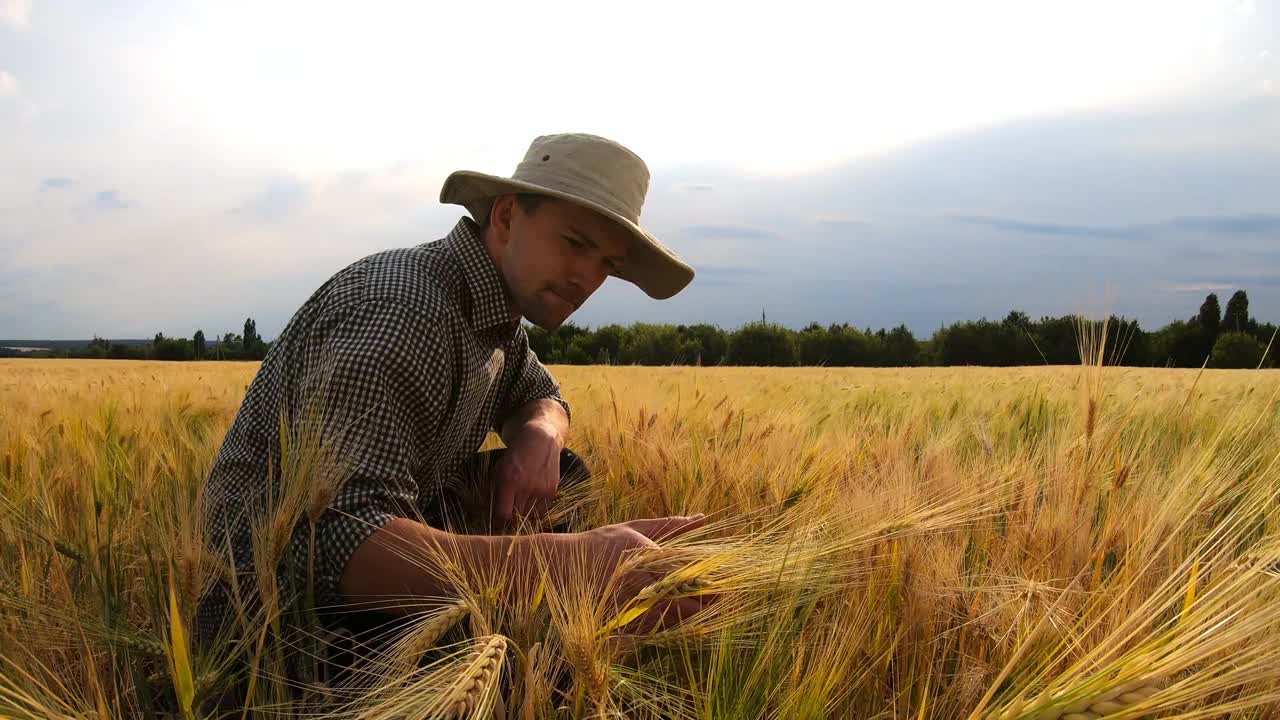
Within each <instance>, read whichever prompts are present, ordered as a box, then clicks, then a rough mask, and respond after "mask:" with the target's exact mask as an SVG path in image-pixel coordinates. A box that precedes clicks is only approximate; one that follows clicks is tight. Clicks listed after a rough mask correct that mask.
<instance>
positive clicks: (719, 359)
mask: <svg viewBox="0 0 1280 720" xmlns="http://www.w3.org/2000/svg"><path fill="white" fill-rule="evenodd" d="M681 327H684V326H681ZM680 332H681V334H682V335H683V336H684V338H685V340H686V342H688V343H690V344H693V343H696V344H697V348H698V349H697V352H696V353H695V355H694V358H693V360H691V361H690V362H696V363H698V364H700V365H719V364H721V363H723V362H724V358H725V353H727V352H728V350H729V336H728V335H726V334H725V332H724V330H721V329H720V327H719V326H717V325H709V324H707V323H699V324H697V325H690V326H688V327H684V329H683V330H681V331H680Z"/></svg>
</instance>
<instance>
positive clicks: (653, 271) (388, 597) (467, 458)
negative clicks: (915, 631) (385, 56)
mask: <svg viewBox="0 0 1280 720" xmlns="http://www.w3.org/2000/svg"><path fill="white" fill-rule="evenodd" d="M648 180H649V173H648V169H647V168H646V167H645V164H644V162H643V161H642V160H641V159H640V158H639V157H637V156H636V155H635V154H634V153H632V152H630V151H629V150H627V149H626V148H624V147H622V146H621V145H619V144H617V143H615V142H613V141H610V140H607V139H604V138H600V137H595V136H591V135H580V134H567V135H551V136H544V137H539V138H537V139H536V140H534V141H533V143H532V144H531V146H530V147H529V150H528V152H527V154H526V155H525V158H524V161H523V162H521V163H520V164H519V166H518V167H517V168H516V171H515V173H514V174H513V175H512V177H510V178H503V177H496V176H490V175H484V174H480V173H475V172H468V171H459V172H455V173H453V174H452V175H450V176H449V177H448V178H447V179H446V181H445V183H444V185H443V187H442V189H441V193H440V200H441V201H442V202H445V203H454V204H459V205H463V206H465V207H466V209H467V210H468V211H469V212H470V214H471V216H472V217H471V218H468V217H463V218H462V219H461V220H460V221H459V222H458V224H457V225H456V226H455V227H454V228H453V231H452V232H450V233H449V235H448V236H447V237H445V238H443V239H441V240H439V241H436V242H431V243H426V244H423V245H420V246H417V247H414V248H407V249H400V250H391V251H387V252H382V253H377V254H375V255H371V256H369V257H366V258H364V259H362V260H360V261H358V262H356V263H354V264H352V265H351V266H349V267H347V268H345V269H344V270H342V271H340V272H339V273H337V274H336V275H334V276H333V277H332V278H330V279H329V280H328V281H327V282H325V283H324V284H323V285H322V286H321V287H320V288H319V289H318V290H317V291H316V292H315V294H313V295H312V296H311V298H310V299H308V300H307V302H306V303H305V304H304V305H303V306H302V307H301V308H300V309H299V310H298V312H297V313H296V314H295V315H294V316H293V318H292V319H291V320H290V321H289V324H288V325H287V326H286V327H285V329H284V331H283V332H282V334H281V335H280V337H279V338H278V339H277V340H276V342H275V344H274V345H273V347H272V349H271V351H270V353H268V355H267V357H266V358H265V360H264V361H263V363H262V366H261V368H260V369H259V370H258V373H257V375H256V376H255V378H254V380H253V383H252V384H251V386H250V387H249V389H248V392H247V394H246V396H245V399H244V403H243V405H242V406H241V408H240V411H239V413H238V414H237V416H236V419H235V422H234V424H233V425H232V427H231V429H230V430H229V431H228V433H227V436H226V438H225V440H224V442H223V446H222V448H221V451H220V452H219V454H218V456H217V459H216V461H215V463H214V466H213V468H212V470H211V471H210V476H209V480H208V486H207V493H206V498H207V507H208V512H207V519H206V537H207V540H208V545H209V547H210V548H211V549H212V550H213V551H214V552H219V553H223V554H226V553H227V552H229V554H230V555H231V557H232V559H233V560H234V564H235V567H236V572H235V573H234V577H231V578H228V579H224V580H222V581H220V582H218V583H216V584H215V586H214V588H213V589H212V590H211V591H210V593H209V594H208V595H207V597H206V598H205V599H204V600H203V601H202V602H201V606H200V609H199V629H200V633H201V636H202V638H204V639H205V640H206V641H208V640H211V639H212V638H214V637H215V635H217V634H218V633H219V632H225V631H226V630H227V628H228V627H231V628H233V630H232V631H231V632H232V634H235V632H236V630H235V622H234V621H235V620H237V619H241V618H245V617H249V616H251V615H250V613H251V611H253V610H254V609H255V608H258V607H260V606H261V605H263V604H264V602H265V603H266V604H270V605H273V606H275V607H278V608H279V609H280V612H281V614H282V615H290V614H291V613H292V612H293V611H294V610H295V609H296V608H297V607H298V606H299V605H300V604H303V603H305V604H308V605H309V606H310V607H314V608H330V607H338V608H343V609H354V608H358V607H361V606H368V605H369V604H370V603H372V606H373V607H375V608H376V611H377V612H379V613H382V614H384V616H390V615H394V614H397V613H401V614H402V613H407V612H410V611H413V610H416V609H420V608H421V605H422V603H420V602H414V599H415V598H419V599H420V598H441V597H449V596H451V595H454V594H456V588H455V587H452V586H451V585H450V583H449V582H448V581H446V580H444V579H442V578H443V577H444V576H445V575H446V573H439V572H431V571H430V569H431V566H432V563H433V562H436V561H437V560H438V556H433V555H432V554H431V552H430V551H429V550H428V549H429V548H436V549H437V552H439V549H444V551H445V552H447V553H448V554H450V555H451V556H452V557H451V558H450V560H452V561H453V562H455V563H457V565H458V566H459V567H464V568H467V571H468V572H471V573H473V574H480V575H483V574H485V573H492V572H501V568H502V567H519V566H525V565H532V564H534V563H535V561H536V560H537V559H539V558H541V559H543V560H545V561H546V562H547V563H548V566H549V569H550V570H551V571H552V575H553V578H552V579H553V581H554V580H556V579H557V578H563V577H567V573H568V572H569V566H570V565H571V564H572V561H573V560H574V559H576V558H577V557H579V556H582V555H584V554H585V553H587V552H588V551H589V552H590V554H591V557H592V558H593V560H594V561H595V566H596V567H597V568H598V569H599V570H600V574H599V576H598V577H595V578H594V579H593V580H592V581H593V582H594V583H595V584H596V585H597V589H599V590H601V591H602V592H603V589H604V585H605V580H606V579H607V576H608V575H609V574H612V571H613V569H614V568H615V567H616V566H617V564H618V563H619V562H620V560H621V559H622V557H623V555H624V554H625V553H626V552H627V551H629V550H632V549H636V548H642V547H651V546H653V545H654V542H655V540H656V539H660V538H662V537H664V536H670V535H673V534H676V533H679V532H684V531H687V530H689V529H691V528H695V527H697V526H699V525H700V524H701V522H702V518H701V516H695V517H692V518H687V517H674V518H657V519H650V520H637V521H632V522H629V523H622V524H618V525H611V526H607V527H602V528H595V529H592V530H587V531H582V532H575V533H541V534H532V535H530V534H524V535H520V536H515V535H503V534H496V535H495V534H485V533H477V532H475V531H474V530H475V528H477V527H482V528H483V529H484V530H489V529H492V530H497V531H510V530H512V529H513V528H514V527H515V526H516V525H517V524H518V523H522V522H537V521H539V520H540V518H541V517H542V516H543V515H544V514H545V512H546V510H547V507H548V504H549V503H550V502H551V501H552V500H554V499H555V497H556V495H557V492H558V489H559V485H560V483H561V480H562V478H565V479H566V480H567V479H568V478H567V477H566V476H569V475H575V474H576V475H577V476H578V477H581V476H584V475H586V474H587V473H586V471H585V466H584V465H583V463H582V462H581V460H580V459H579V458H577V456H576V455H574V454H573V453H572V452H571V451H568V450H567V449H566V448H565V440H566V437H567V433H568V428H569V407H568V404H567V403H565V401H564V400H563V399H562V398H561V397H560V392H559V385H558V384H557V383H556V381H555V380H554V379H553V378H552V377H551V376H550V374H548V372H547V370H546V368H545V367H543V365H542V364H541V363H540V362H539V361H538V358H537V356H536V355H535V354H534V353H533V352H532V351H530V349H529V344H528V337H527V336H526V334H525V331H524V330H523V328H522V327H521V324H520V320H521V318H524V319H527V320H529V321H530V322H532V323H534V324H536V325H539V326H541V327H544V328H547V329H554V328H556V327H558V326H560V325H561V324H562V323H563V322H564V321H565V319H566V318H568V317H569V315H570V314H572V313H573V312H574V311H575V310H577V309H578V308H579V307H581V306H582V304H583V303H584V302H586V300H587V298H589V297H590V296H591V295H592V293H594V292H595V291H596V290H597V289H598V288H599V287H600V285H601V284H602V283H603V282H604V280H605V278H607V277H609V276H614V277H618V278H621V279H624V280H627V281H629V282H632V283H634V284H636V285H637V286H639V287H640V288H641V289H642V290H643V291H644V292H645V293H647V294H648V295H649V296H651V297H653V298H656V299H665V298H669V297H671V296H673V295H675V294H676V293H677V292H679V291H680V290H681V289H683V288H684V287H685V286H686V285H687V284H688V283H689V282H690V281H691V280H692V278H693V274H694V273H693V269H692V268H691V267H689V266H688V265H687V264H686V263H685V262H684V261H682V260H681V259H680V258H679V257H678V256H677V255H676V254H675V253H673V252H671V251H670V250H668V249H667V248H666V247H665V246H663V245H662V244H661V243H660V242H659V241H658V240H657V239H655V238H654V237H653V236H652V235H650V234H649V233H647V232H645V231H644V230H642V229H641V228H640V226H639V225H638V220H639V216H640V209H641V206H642V205H643V202H644V197H645V194H646V192H647V189H648ZM472 218H474V220H473V219H472ZM490 430H496V431H498V432H500V434H501V437H502V440H503V442H504V444H505V446H506V450H505V451H504V452H502V453H500V454H498V453H490V454H477V452H478V450H479V448H480V446H481V444H482V442H483V441H484V439H485V437H486V435H487V433H488V432H489V431H490ZM308 433H310V434H308ZM317 436H318V437H319V441H318V442H312V443H310V444H308V443H307V442H306V438H313V439H314V438H315V437H317ZM316 447H320V448H322V449H323V448H327V449H328V450H329V452H330V453H331V456H336V457H337V458H338V459H340V460H341V462H342V470H343V472H342V481H341V484H337V483H336V482H335V481H334V477H335V471H334V470H333V468H332V466H331V464H325V463H323V462H319V461H316V462H313V464H312V465H306V461H304V460H299V456H300V455H304V454H305V453H304V452H302V451H301V450H300V448H312V449H314V448H316ZM300 463H301V465H300ZM490 465H491V466H492V467H491V469H487V468H489V466H490ZM477 491H478V494H479V496H480V497H482V498H485V499H486V500H487V502H488V507H486V508H485V509H484V510H485V512H484V517H482V518H480V519H478V520H477V518H476V517H474V513H472V514H471V516H470V517H462V516H464V515H466V509H467V508H468V506H467V505H466V504H465V503H464V502H463V498H465V497H468V496H472V497H474V496H476V495H477ZM289 508H293V515H291V516H288V520H289V522H288V523H287V524H286V525H284V526H283V530H282V529H281V526H280V524H279V523H278V522H277V523H276V525H274V526H273V525H272V523H271V521H270V519H269V518H270V517H272V513H275V514H276V516H277V517H278V516H279V514H280V513H282V512H287V511H288V510H289ZM471 509H472V510H474V508H471ZM455 520H456V521H457V522H453V521H455ZM272 533H274V534H272ZM284 533H287V537H286V536H285V535H284ZM433 557H436V558H437V560H433V559H432V558H433ZM264 568H266V570H265V571H264ZM273 569H274V570H275V578H274V579H272V572H271V571H272V570H273ZM264 578H265V579H266V580H265V584H266V586H263V582H264ZM655 579H656V577H655V576H653V575H652V574H640V573H635V576H634V577H628V578H627V582H624V583H622V584H621V585H620V587H621V588H622V590H620V592H623V593H634V592H635V591H637V590H638V589H639V588H640V587H643V585H644V584H647V583H648V582H652V581H653V580H655ZM512 587H513V592H532V591H533V589H532V588H531V587H527V586H526V585H522V584H521V581H518V580H516V579H513V583H512ZM264 599H265V600H264ZM397 599H398V600H397ZM679 602H680V605H679V606H678V607H676V608H675V609H676V610H679V611H681V612H691V611H694V610H696V603H694V601H692V600H690V599H684V600H681V601H679ZM690 603H693V604H692V605H690ZM358 615H359V614H358V613H355V614H347V615H339V616H338V619H337V620H335V621H334V622H335V623H336V624H339V625H340V624H342V623H344V622H347V621H349V620H350V618H351V617H353V616H358ZM259 626H260V625H259ZM246 629H250V628H239V631H241V632H243V631H244V630H246Z"/></svg>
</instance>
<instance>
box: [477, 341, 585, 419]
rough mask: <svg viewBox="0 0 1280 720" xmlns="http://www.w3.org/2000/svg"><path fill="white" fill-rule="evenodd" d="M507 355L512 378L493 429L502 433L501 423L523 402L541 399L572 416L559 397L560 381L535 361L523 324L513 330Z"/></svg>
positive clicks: (564, 402)
mask: <svg viewBox="0 0 1280 720" xmlns="http://www.w3.org/2000/svg"><path fill="white" fill-rule="evenodd" d="M507 357H509V358H512V360H511V363H512V367H511V373H510V375H509V377H510V378H511V380H510V381H509V383H508V384H507V386H506V388H505V392H504V394H503V397H502V403H501V405H500V407H499V409H498V413H497V415H496V416H495V417H494V421H493V429H494V431H495V432H501V430H502V423H503V422H505V421H506V419H507V418H508V417H510V416H511V415H512V414H514V413H515V412H516V411H517V410H519V409H520V408H521V407H523V406H524V405H525V403H528V402H529V401H531V400H538V399H541V398H549V399H551V400H555V401H556V402H558V403H560V406H561V407H563V408H564V412H565V414H566V415H570V417H572V415H571V414H570V412H569V403H568V402H566V401H565V399H564V398H563V397H561V396H560V383H558V382H556V379H555V378H553V377H551V373H550V372H548V371H547V368H546V366H544V365H543V364H542V362H541V361H540V360H538V355H537V353H535V352H534V351H533V349H532V348H530V347H529V336H528V334H526V333H525V330H524V328H523V327H521V328H518V329H517V330H516V334H515V337H514V338H513V339H512V341H511V349H510V350H509V352H508V353H507Z"/></svg>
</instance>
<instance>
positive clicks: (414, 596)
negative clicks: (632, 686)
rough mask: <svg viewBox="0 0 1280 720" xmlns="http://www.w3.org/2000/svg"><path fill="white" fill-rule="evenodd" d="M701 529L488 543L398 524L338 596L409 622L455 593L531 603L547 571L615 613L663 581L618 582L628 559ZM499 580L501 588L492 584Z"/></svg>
mask: <svg viewBox="0 0 1280 720" xmlns="http://www.w3.org/2000/svg"><path fill="white" fill-rule="evenodd" d="M704 522H705V520H704V518H703V517H702V516H701V515H696V516H693V517H667V518H654V519H647V520H632V521H630V522H625V523H618V524H616V525H606V526H604V527H599V528H595V529H593V530H588V531H586V532H581V533H564V534H557V533H546V534H537V535H493V536H490V535H454V534H451V533H448V532H445V531H443V530H437V529H435V528H431V527H428V526H426V525H423V524H421V523H417V522H414V521H412V520H407V519H404V518H396V519H394V520H392V521H390V522H388V523H387V524H386V525H384V526H383V527H382V528H381V529H379V530H378V531H377V532H376V533H374V534H373V535H372V536H370V537H369V539H368V540H366V541H365V542H364V543H363V544H362V545H360V547H358V548H357V549H356V551H355V552H354V553H353V554H352V555H351V560H350V561H349V562H348V563H347V568H346V570H345V571H344V572H343V574H342V579H341V580H340V581H339V583H338V590H339V592H340V593H341V594H342V595H343V596H345V597H346V598H347V600H348V601H350V602H356V603H358V602H361V601H362V600H363V599H367V600H369V601H371V602H375V603H377V607H378V609H380V610H382V611H384V612H388V613H392V614H396V615H408V614H412V613H414V612H418V611H421V610H423V609H425V608H426V607H429V606H432V605H439V604H441V602H442V601H447V600H448V599H451V598H457V597H458V596H459V595H460V590H461V587H460V586H462V587H466V586H469V587H471V588H472V589H473V590H474V589H477V588H481V587H485V586H488V585H491V584H496V586H497V587H499V588H501V589H502V590H503V591H505V592H506V593H507V597H506V600H507V601H508V602H513V601H517V600H519V599H520V598H529V597H533V595H534V594H535V593H536V591H537V586H538V583H539V581H540V580H541V579H542V573H541V570H542V569H544V568H545V570H546V571H547V572H548V574H549V578H548V579H549V582H550V583H552V585H553V586H554V587H558V588H569V587H574V588H578V589H579V590H582V589H585V588H586V587H589V588H590V591H592V592H599V593H603V592H605V591H606V590H608V591H611V592H612V593H613V599H614V602H615V603H618V604H619V605H620V604H621V603H625V602H626V601H627V600H629V599H630V598H631V597H633V596H634V595H635V594H636V593H637V592H638V591H639V590H640V589H641V588H643V587H645V586H646V585H649V584H651V583H654V582H657V581H658V580H660V579H661V578H662V575H661V574H660V573H656V572H653V571H647V570H638V569H633V570H630V571H628V572H627V573H625V574H624V575H622V576H620V577H615V575H616V573H617V567H618V564H619V563H620V562H622V561H623V560H624V559H625V558H627V557H628V554H629V553H630V552H633V551H637V550H644V549H649V548H654V547H657V543H658V542H660V541H662V540H666V539H669V538H672V537H675V536H677V535H680V534H683V533H686V532H689V531H692V530H696V529H697V528H700V527H702V525H703V523H704ZM499 577H501V578H502V581H501V582H497V583H495V582H494V581H496V580H497V579H498V578H499ZM701 606H702V600H701V599H700V598H693V597H685V598H680V599H678V600H674V601H671V602H670V603H664V604H662V605H661V606H660V607H656V608H654V609H653V610H652V611H650V612H649V613H647V614H646V615H647V616H648V617H649V622H651V623H656V622H661V621H662V619H663V618H664V617H665V616H667V613H668V612H669V611H671V610H675V611H677V612H676V614H675V617H677V618H678V617H690V616H692V615H693V614H694V613H696V612H697V611H698V610H699V609H700V608H701Z"/></svg>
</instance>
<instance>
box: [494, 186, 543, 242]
mask: <svg viewBox="0 0 1280 720" xmlns="http://www.w3.org/2000/svg"><path fill="white" fill-rule="evenodd" d="M546 199H547V196H545V195H539V194H538V193H516V203H517V204H519V205H520V209H521V210H523V211H524V214H525V215H532V214H534V213H535V212H537V211H538V206H539V205H541V204H542V201H543V200H546ZM489 211H490V212H493V206H492V205H490V206H489ZM488 229H489V216H488V215H485V216H484V220H483V221H482V222H481V223H480V231H481V232H482V233H483V232H484V231H485V230H488Z"/></svg>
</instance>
